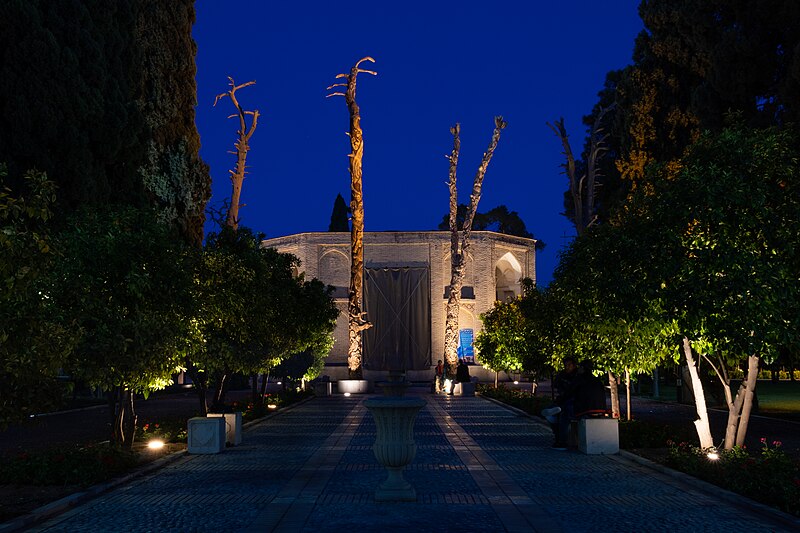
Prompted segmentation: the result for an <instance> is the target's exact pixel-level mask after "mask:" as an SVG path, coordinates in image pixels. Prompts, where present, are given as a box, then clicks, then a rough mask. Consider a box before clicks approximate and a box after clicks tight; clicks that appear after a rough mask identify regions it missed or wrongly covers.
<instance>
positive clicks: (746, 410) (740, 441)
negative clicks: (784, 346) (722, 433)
mask: <svg viewBox="0 0 800 533" xmlns="http://www.w3.org/2000/svg"><path fill="white" fill-rule="evenodd" d="M757 380H758V357H757V356H755V355H751V356H749V357H748V358H747V388H746V390H745V396H744V402H743V403H742V415H741V416H740V417H739V429H738V430H737V431H736V445H737V446H743V445H744V438H745V436H746V435H747V426H748V424H749V423H750V412H751V410H752V407H753V395H754V394H755V391H756V383H758V381H757Z"/></svg>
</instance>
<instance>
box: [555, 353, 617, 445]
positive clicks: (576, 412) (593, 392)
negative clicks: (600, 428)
mask: <svg viewBox="0 0 800 533" xmlns="http://www.w3.org/2000/svg"><path fill="white" fill-rule="evenodd" d="M566 361H567V360H566V359H565V366H566ZM572 365H573V366H574V362H573V363H572ZM592 369H593V365H592V362H591V361H589V360H584V361H581V364H580V367H578V368H577V371H575V372H574V377H571V378H570V379H568V380H567V381H566V386H565V387H564V389H563V390H562V392H561V393H560V394H559V395H558V397H557V398H556V401H555V406H554V407H551V408H549V409H544V410H543V411H542V416H544V417H545V418H546V419H547V421H548V422H550V424H551V426H552V427H553V432H554V433H555V435H556V442H555V444H553V448H555V449H559V450H563V449H566V444H567V436H568V435H569V424H570V421H571V420H572V419H574V418H584V417H588V416H606V414H607V404H606V389H605V385H603V381H602V380H601V379H600V378H599V377H598V376H595V375H594V374H592Z"/></svg>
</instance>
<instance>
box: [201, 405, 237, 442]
mask: <svg viewBox="0 0 800 533" xmlns="http://www.w3.org/2000/svg"><path fill="white" fill-rule="evenodd" d="M207 416H209V417H223V418H225V442H226V443H227V444H230V445H231V446H238V445H239V444H241V443H242V413H240V412H239V413H224V414H223V413H208V415H207Z"/></svg>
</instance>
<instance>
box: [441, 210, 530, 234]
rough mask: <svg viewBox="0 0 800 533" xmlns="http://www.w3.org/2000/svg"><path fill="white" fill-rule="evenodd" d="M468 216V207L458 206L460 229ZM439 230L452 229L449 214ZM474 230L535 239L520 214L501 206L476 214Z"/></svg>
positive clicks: (457, 218)
mask: <svg viewBox="0 0 800 533" xmlns="http://www.w3.org/2000/svg"><path fill="white" fill-rule="evenodd" d="M466 215H467V206H466V205H465V204H458V210H457V212H456V224H457V226H458V227H459V228H461V227H462V226H463V225H464V220H465V219H466ZM437 229H440V230H448V229H450V215H449V214H447V215H444V217H443V218H442V221H441V222H440V223H439V226H438V228H437ZM472 229H473V231H495V232H497V233H505V234H506V235H516V236H517V237H525V238H528V239H533V238H534V237H533V234H532V233H530V232H529V231H528V230H527V228H526V227H525V222H523V221H522V219H521V218H520V216H519V213H517V212H516V211H509V210H508V207H506V206H504V205H499V206H497V207H495V208H493V209H490V210H489V211H487V212H486V213H480V212H478V213H475V218H474V219H473V221H472Z"/></svg>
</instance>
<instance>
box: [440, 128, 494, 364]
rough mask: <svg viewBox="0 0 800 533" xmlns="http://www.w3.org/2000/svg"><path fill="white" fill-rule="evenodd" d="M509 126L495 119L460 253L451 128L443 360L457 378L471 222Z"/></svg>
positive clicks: (455, 141) (455, 154) (456, 141)
mask: <svg viewBox="0 0 800 533" xmlns="http://www.w3.org/2000/svg"><path fill="white" fill-rule="evenodd" d="M506 126H507V123H506V122H505V121H504V120H503V117H494V132H493V133H492V139H491V141H489V147H488V148H487V149H486V152H484V154H483V158H482V159H481V163H480V165H479V166H478V171H477V172H476V173H475V179H474V180H473V182H472V194H471V195H470V197H469V198H470V203H469V208H468V210H467V215H466V217H465V218H464V226H463V227H462V228H461V245H460V249H459V238H458V226H457V217H456V213H457V210H458V205H457V204H458V199H457V193H456V166H457V165H458V155H459V151H460V149H461V141H460V139H459V132H460V130H461V127H460V126H459V125H458V124H456V125H455V126H453V127H452V128H450V133H452V134H453V151H452V153H451V155H450V157H449V159H450V179H449V182H448V185H449V187H450V296H449V298H448V300H447V318H446V321H445V327H444V360H445V364H447V365H448V366H449V367H450V372H451V373H453V374H455V370H456V366H457V365H458V315H459V311H460V303H461V286H462V284H463V282H464V272H465V271H466V268H467V253H468V251H469V237H470V234H471V233H472V222H473V220H475V213H477V211H478V202H479V201H480V199H481V190H482V188H483V179H484V177H485V176H486V170H487V169H488V168H489V162H490V161H491V160H492V156H493V155H494V151H495V149H496V148H497V143H498V142H499V141H500V132H502V131H503V129H504V128H505V127H506Z"/></svg>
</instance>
